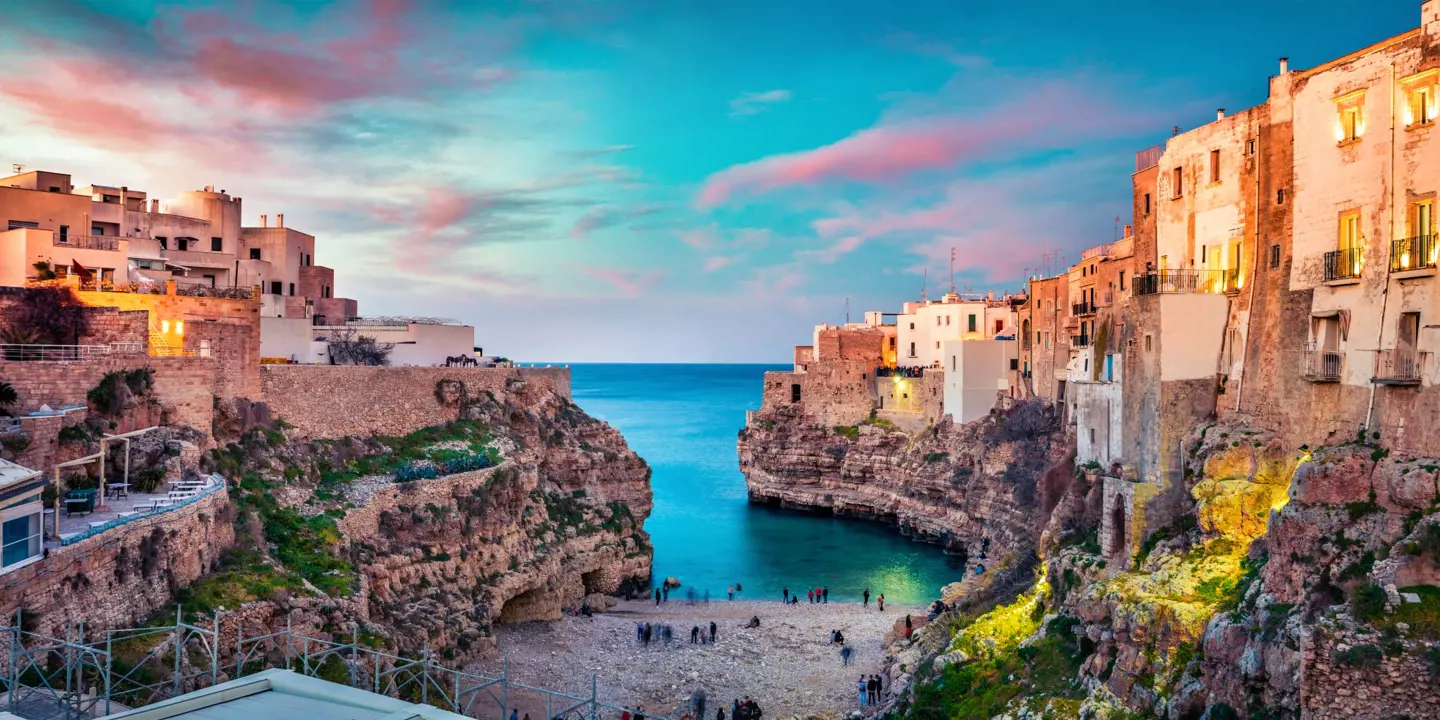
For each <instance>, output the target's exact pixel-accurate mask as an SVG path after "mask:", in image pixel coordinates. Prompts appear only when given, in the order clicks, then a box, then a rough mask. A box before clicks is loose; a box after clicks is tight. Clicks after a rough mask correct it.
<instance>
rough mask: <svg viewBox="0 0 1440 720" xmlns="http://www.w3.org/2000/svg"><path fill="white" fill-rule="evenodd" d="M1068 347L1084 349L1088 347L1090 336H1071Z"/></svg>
mask: <svg viewBox="0 0 1440 720" xmlns="http://www.w3.org/2000/svg"><path fill="white" fill-rule="evenodd" d="M1070 347H1076V348H1086V347H1090V336H1089V335H1071V336H1070Z"/></svg>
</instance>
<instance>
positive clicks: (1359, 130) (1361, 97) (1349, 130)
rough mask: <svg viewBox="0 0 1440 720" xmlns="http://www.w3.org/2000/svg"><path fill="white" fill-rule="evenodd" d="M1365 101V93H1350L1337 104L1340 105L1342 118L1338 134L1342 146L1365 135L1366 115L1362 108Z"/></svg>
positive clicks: (1340, 118)
mask: <svg viewBox="0 0 1440 720" xmlns="http://www.w3.org/2000/svg"><path fill="white" fill-rule="evenodd" d="M1364 101H1365V91H1364V90H1361V91H1359V92H1358V93H1350V94H1349V95H1346V96H1345V97H1343V98H1340V99H1339V100H1336V103H1338V105H1339V112H1340V117H1339V118H1338V121H1339V126H1338V127H1337V128H1336V134H1337V135H1338V136H1339V141H1340V143H1341V144H1344V143H1348V142H1353V141H1355V140H1359V139H1360V136H1361V135H1363V134H1365V113H1364V110H1363V108H1362V107H1361V105H1362V103H1364Z"/></svg>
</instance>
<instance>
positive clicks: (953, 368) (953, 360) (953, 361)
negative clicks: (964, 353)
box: [950, 355, 955, 373]
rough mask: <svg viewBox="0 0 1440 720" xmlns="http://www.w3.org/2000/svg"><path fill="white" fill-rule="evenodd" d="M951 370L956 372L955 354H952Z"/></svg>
mask: <svg viewBox="0 0 1440 720" xmlns="http://www.w3.org/2000/svg"><path fill="white" fill-rule="evenodd" d="M950 372H952V373H953V372H955V356H954V355H951V356H950Z"/></svg>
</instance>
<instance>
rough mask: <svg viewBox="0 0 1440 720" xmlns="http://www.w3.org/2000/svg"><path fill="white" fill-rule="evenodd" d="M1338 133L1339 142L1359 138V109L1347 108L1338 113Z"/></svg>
mask: <svg viewBox="0 0 1440 720" xmlns="http://www.w3.org/2000/svg"><path fill="white" fill-rule="evenodd" d="M1340 133H1341V137H1340V139H1341V140H1358V139H1359V138H1360V108H1358V107H1349V108H1345V109H1344V110H1341V111H1340Z"/></svg>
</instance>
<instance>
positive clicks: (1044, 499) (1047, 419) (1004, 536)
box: [739, 404, 1075, 565]
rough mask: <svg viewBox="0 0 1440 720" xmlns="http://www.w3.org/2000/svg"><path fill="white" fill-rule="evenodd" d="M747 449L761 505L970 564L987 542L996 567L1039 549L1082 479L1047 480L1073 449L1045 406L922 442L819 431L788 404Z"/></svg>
mask: <svg viewBox="0 0 1440 720" xmlns="http://www.w3.org/2000/svg"><path fill="white" fill-rule="evenodd" d="M739 453H740V470H741V472H743V473H744V474H745V482H746V486H747V487H748V489H749V493H750V499H751V500H752V501H755V502H762V503H774V504H779V505H782V506H785V507H790V508H797V509H804V510H814V511H819V512H828V513H834V514H837V515H845V516H851V517H859V518H868V519H873V520H880V521H883V522H889V523H894V524H895V525H896V526H897V527H898V528H899V529H900V531H901V532H902V533H905V534H906V535H909V536H912V537H914V538H916V539H918V540H922V541H925V542H933V543H937V544H941V545H944V546H945V547H946V548H947V549H948V550H951V551H953V552H960V553H968V554H969V555H970V556H971V557H973V556H974V555H975V554H977V553H978V551H979V549H980V547H981V542H982V538H989V540H990V548H989V552H988V556H989V557H992V558H996V559H997V563H996V564H997V565H998V564H1000V560H999V559H1001V558H1005V557H1010V558H1011V559H1012V560H1011V562H1010V563H1009V564H1014V562H1015V561H1017V560H1019V559H1022V558H1026V557H1029V556H1030V555H1031V554H1032V553H1033V552H1034V550H1035V548H1036V545H1037V542H1038V540H1039V537H1040V534H1041V532H1042V531H1043V530H1044V529H1045V524H1046V521H1047V519H1048V517H1049V513H1050V510H1051V508H1053V506H1054V502H1055V501H1054V500H1052V499H1051V498H1052V497H1053V498H1058V497H1059V496H1060V495H1062V494H1063V493H1064V489H1065V488H1064V486H1065V485H1067V484H1068V483H1069V482H1071V481H1073V480H1074V477H1075V474H1074V472H1073V471H1072V470H1070V469H1069V468H1068V467H1066V468H1065V469H1064V471H1063V472H1062V473H1059V477H1058V483H1059V484H1060V485H1061V487H1059V488H1047V483H1044V482H1041V480H1042V477H1044V478H1047V479H1048V478H1049V476H1048V475H1047V472H1046V471H1047V470H1049V469H1051V468H1052V467H1054V466H1056V465H1064V461H1065V460H1066V457H1067V453H1068V447H1067V443H1066V442H1065V437H1064V433H1062V432H1061V431H1060V429H1059V422H1058V420H1057V419H1056V418H1055V417H1054V416H1053V413H1052V411H1050V410H1049V409H1046V408H1043V407H1041V406H1040V405H1039V404H1034V405H1030V404H1026V405H1021V406H1019V407H1017V408H1016V409H1015V410H1012V411H1011V412H1010V414H1008V415H1003V416H999V417H996V418H992V419H987V420H982V421H979V422H975V423H970V424H967V425H961V426H956V425H954V424H953V423H951V422H950V421H949V420H948V419H946V420H944V421H942V422H941V423H940V424H938V425H936V426H934V427H932V428H931V429H929V430H926V431H924V432H922V433H920V434H918V435H913V436H912V435H910V434H908V433H905V432H901V431H899V430H898V429H896V428H894V427H893V426H890V425H888V424H886V423H884V422H883V421H882V422H868V423H861V424H860V425H857V426H853V427H846V428H825V427H820V426H818V425H815V424H814V423H813V421H812V420H811V419H810V418H808V417H806V416H805V415H803V414H800V413H798V412H796V411H794V410H791V409H789V408H787V407H784V406H782V407H780V408H777V409H774V410H766V411H762V412H760V413H757V414H756V415H755V417H753V419H752V421H751V422H750V423H749V424H748V425H747V426H746V427H745V428H744V429H743V430H741V431H740V438H739ZM1047 504H1049V506H1050V507H1046V506H1045V505H1047Z"/></svg>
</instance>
